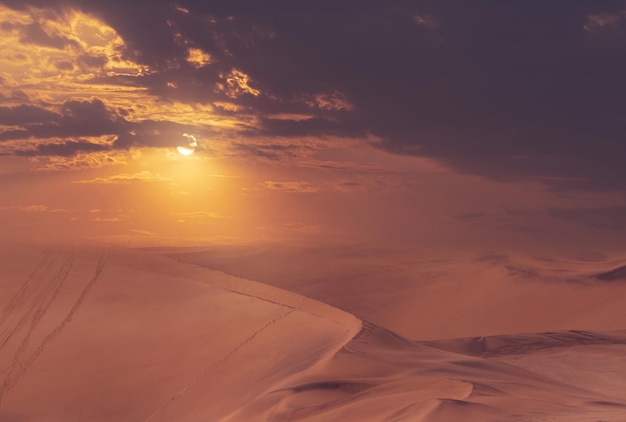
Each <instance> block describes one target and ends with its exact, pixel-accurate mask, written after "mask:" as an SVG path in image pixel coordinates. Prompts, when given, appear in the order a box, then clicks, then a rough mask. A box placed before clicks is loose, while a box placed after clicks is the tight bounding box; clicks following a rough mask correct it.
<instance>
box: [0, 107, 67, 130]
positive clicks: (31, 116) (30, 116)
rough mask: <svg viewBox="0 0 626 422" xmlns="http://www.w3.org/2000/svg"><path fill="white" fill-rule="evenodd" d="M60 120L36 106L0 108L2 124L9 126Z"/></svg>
mask: <svg viewBox="0 0 626 422" xmlns="http://www.w3.org/2000/svg"><path fill="white" fill-rule="evenodd" d="M58 118H59V115H58V114H56V113H53V112H51V111H49V110H46V109H44V108H41V107H36V106H29V105H19V106H15V107H0V124H2V125H7V126H18V125H25V124H28V123H37V122H41V121H51V120H56V119H58Z"/></svg>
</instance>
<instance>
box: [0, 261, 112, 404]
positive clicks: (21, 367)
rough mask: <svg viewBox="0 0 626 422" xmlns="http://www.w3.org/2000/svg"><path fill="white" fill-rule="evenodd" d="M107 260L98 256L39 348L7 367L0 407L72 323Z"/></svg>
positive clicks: (1, 389) (2, 385)
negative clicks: (89, 275)
mask: <svg viewBox="0 0 626 422" xmlns="http://www.w3.org/2000/svg"><path fill="white" fill-rule="evenodd" d="M106 260H107V256H106V255H105V254H103V255H101V256H100V259H99V260H98V263H97V265H96V269H95V274H94V276H93V277H92V278H91V280H89V282H88V283H87V284H86V285H85V287H84V288H83V290H82V292H81V293H80V295H79V296H78V299H77V300H76V302H75V303H74V305H73V306H72V307H71V308H70V310H69V311H68V313H67V315H66V316H65V318H63V321H61V322H60V323H59V325H57V326H56V327H55V328H54V329H53V330H52V331H50V333H48V335H47V336H46V337H45V338H44V339H43V340H42V341H41V343H40V344H39V346H37V348H36V349H35V350H34V351H33V353H32V354H31V355H30V356H29V357H28V359H26V360H24V361H23V362H21V363H18V362H15V361H14V362H13V364H12V365H11V366H10V367H9V370H8V374H7V376H6V377H5V379H4V381H3V382H2V384H1V385H0V406H1V405H2V399H3V397H4V395H5V394H6V393H7V392H9V391H10V390H11V389H13V388H14V387H15V385H16V384H17V383H18V382H19V380H20V379H21V378H22V377H23V376H24V374H26V372H27V371H28V368H29V367H30V366H31V365H32V363H33V362H34V361H35V360H36V359H37V358H38V357H39V355H41V353H42V352H43V351H44V349H45V347H46V345H48V343H50V342H51V341H52V340H54V338H55V337H56V336H58V335H59V334H60V333H61V332H62V331H63V330H64V329H65V327H66V326H67V325H68V324H69V323H70V322H72V319H73V318H74V314H76V312H77V311H78V309H79V308H80V306H81V305H82V303H83V302H84V300H85V298H86V297H87V295H88V294H89V292H90V291H91V290H92V289H93V286H94V285H95V284H96V282H97V281H98V279H99V278H100V275H101V274H102V270H103V269H104V267H105V264H106Z"/></svg>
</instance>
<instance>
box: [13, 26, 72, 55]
mask: <svg viewBox="0 0 626 422" xmlns="http://www.w3.org/2000/svg"><path fill="white" fill-rule="evenodd" d="M21 31H22V37H21V38H20V41H21V42H22V43H24V44H36V45H40V46H43V47H50V48H56V49H59V50H62V49H64V48H65V47H67V46H75V47H78V43H77V42H76V41H74V40H70V39H67V38H65V37H59V36H53V35H49V34H48V33H47V32H46V31H44V29H43V28H42V27H41V24H40V23H38V22H33V23H30V24H28V25H25V26H24V27H22V28H21Z"/></svg>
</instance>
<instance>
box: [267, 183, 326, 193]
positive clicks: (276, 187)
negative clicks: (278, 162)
mask: <svg viewBox="0 0 626 422" xmlns="http://www.w3.org/2000/svg"><path fill="white" fill-rule="evenodd" d="M263 187H264V188H265V189H267V190H270V191H279V192H290V193H315V192H319V189H318V188H316V187H315V186H313V185H311V184H310V183H307V182H302V181H289V182H276V181H271V180H267V181H265V182H263Z"/></svg>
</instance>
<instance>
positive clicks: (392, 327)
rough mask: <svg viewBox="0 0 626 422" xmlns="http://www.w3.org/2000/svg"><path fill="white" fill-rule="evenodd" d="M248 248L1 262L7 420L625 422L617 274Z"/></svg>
mask: <svg viewBox="0 0 626 422" xmlns="http://www.w3.org/2000/svg"><path fill="white" fill-rule="evenodd" d="M243 253H244V252H242V251H240V250H239V251H233V250H230V251H228V253H225V252H223V251H222V252H221V254H220V253H218V251H215V250H213V251H212V250H208V249H194V250H180V249H160V250H151V251H138V250H130V249H124V248H121V247H112V246H94V245H83V244H64V245H58V244H45V245H10V246H5V247H3V248H2V250H1V255H0V256H1V258H0V312H1V314H0V318H1V319H0V420H1V421H7V422H18V421H19V422H23V421H146V422H147V421H153V422H157V421H264V420H268V421H295V420H302V421H304V420H306V421H346V420H355V421H364V420H370V421H384V420H388V421H461V420H462V421H508V420H511V421H542V420H544V421H548V420H549V421H594V422H596V421H626V331H624V329H625V328H626V311H624V309H626V282H624V274H623V273H624V270H623V268H624V267H623V265H624V262H621V261H619V259H616V258H611V259H608V258H607V259H602V260H599V259H597V260H571V259H570V260H564V259H562V260H554V259H547V258H545V257H544V258H533V259H525V258H524V259H522V258H520V257H511V256H495V255H494V256H490V255H482V256H479V257H469V258H468V257H465V260H463V259H462V258H455V260H454V262H451V261H436V260H435V259H434V258H433V257H426V256H424V257H418V259H414V260H412V261H407V260H405V258H406V257H401V259H400V258H399V259H400V260H399V261H393V262H400V263H404V264H403V265H404V266H402V265H391V264H390V262H392V261H391V260H388V261H385V262H371V260H370V265H369V266H362V265H361V264H362V262H361V260H360V259H361V258H360V257H355V256H350V257H346V259H344V260H343V261H342V262H341V263H339V262H337V263H336V264H337V265H335V266H334V267H333V268H332V271H333V272H334V273H335V274H339V275H342V276H345V277H344V283H341V284H340V285H338V284H337V283H333V282H332V280H329V279H326V278H324V277H323V273H324V270H323V269H320V268H319V266H318V265H317V263H316V262H309V263H307V262H299V263H298V266H297V268H294V267H293V266H292V267H289V266H288V265H285V266H283V268H284V269H283V270H281V269H280V268H278V267H276V266H275V265H271V260H270V259H269V258H268V256H267V254H266V251H265V250H261V252H259V250H256V249H255V250H252V251H251V250H249V249H248V250H246V251H245V254H247V258H245V257H244V256H243ZM264 253H265V254H266V255H263V254H264ZM280 253H281V254H282V252H280ZM259 256H260V258H259ZM307 256H312V255H311V254H310V253H308V252H307ZM234 262H239V263H240V267H238V268H235V271H229V272H231V273H234V274H236V275H239V276H245V277H247V278H242V277H238V276H235V275H231V274H227V273H226V272H221V271H219V270H228V269H229V268H227V267H229V266H232V265H233V263H234ZM261 262H265V263H266V265H264V266H261V265H260V264H259V263H261ZM246 263H247V264H246ZM212 268H218V270H215V269H212ZM233 268H234V267H233ZM316 268H317V270H316ZM230 269H231V270H232V268H230ZM357 269H358V271H360V273H359V272H357ZM281 271H283V272H282V273H281ZM298 271H299V272H298ZM381 271H382V272H383V273H384V272H387V273H388V274H389V275H390V276H389V284H387V285H385V286H384V288H381V286H380V284H378V287H379V288H378V290H376V288H375V287H376V286H375V285H374V284H373V283H374V282H373V281H372V280H373V278H372V277H373V276H372V274H375V275H377V277H380V274H381ZM254 274H256V275H257V276H258V277H257V279H258V280H260V281H261V282H258V281H251V280H250V279H248V278H252V277H250V276H251V275H254ZM290 274H300V277H299V278H298V277H292V278H291V279H290V280H289V279H288V278H289V277H288V276H289V275H290ZM359 274H360V275H361V276H360V277H359ZM391 275H396V276H397V277H392V276H391ZM410 278H412V279H413V280H416V281H415V282H414V283H409V282H408V281H407V280H408V279H410ZM394 280H395V281H394ZM394 283H396V284H394ZM270 284H273V286H272V285H270ZM307 296H308V297H307ZM557 300H558V301H559V306H556V305H555V301H557ZM325 302H328V303H325Z"/></svg>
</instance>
